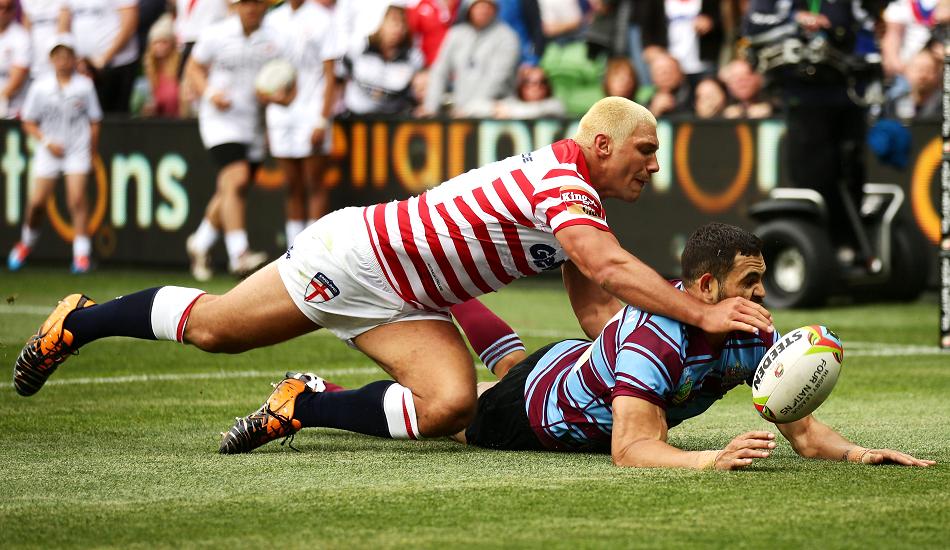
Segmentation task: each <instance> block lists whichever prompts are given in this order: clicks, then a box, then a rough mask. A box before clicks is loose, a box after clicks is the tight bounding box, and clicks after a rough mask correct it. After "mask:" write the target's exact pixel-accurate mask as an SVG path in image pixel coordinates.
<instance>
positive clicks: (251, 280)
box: [183, 262, 320, 353]
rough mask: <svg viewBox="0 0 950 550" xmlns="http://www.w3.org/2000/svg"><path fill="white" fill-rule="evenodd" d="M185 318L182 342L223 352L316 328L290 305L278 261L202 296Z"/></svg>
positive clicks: (238, 350)
mask: <svg viewBox="0 0 950 550" xmlns="http://www.w3.org/2000/svg"><path fill="white" fill-rule="evenodd" d="M184 322H185V323H186V324H185V326H184V333H183V336H184V341H185V342H186V343H189V344H193V345H194V346H196V347H198V348H200V349H202V350H205V351H210V352H223V353H240V352H242V351H247V350H250V349H254V348H259V347H263V346H269V345H272V344H277V343H280V342H283V341H286V340H289V339H291V338H294V337H296V336H300V335H303V334H307V333H308V332H312V331H314V330H316V329H318V328H320V327H319V326H317V325H316V324H314V322H313V321H311V320H310V319H309V318H308V317H307V316H305V315H304V314H303V313H302V312H301V311H300V309H299V308H298V307H297V305H296V304H294V302H293V300H292V299H291V298H290V295H289V294H288V293H287V289H286V288H285V287H284V282H283V281H282V280H281V278H280V274H279V273H278V271H277V264H276V262H274V263H271V264H270V265H268V266H266V267H264V268H263V269H261V270H260V271H257V272H256V273H254V274H253V275H251V276H250V277H248V278H247V279H245V280H244V281H241V283H239V284H238V285H237V286H236V287H234V288H233V289H231V290H230V291H228V292H227V293H226V294H224V295H222V296H211V295H204V296H201V297H200V298H198V300H197V301H196V302H195V304H194V306H193V307H192V309H191V312H190V315H189V316H188V318H187V319H186V320H185V321H184Z"/></svg>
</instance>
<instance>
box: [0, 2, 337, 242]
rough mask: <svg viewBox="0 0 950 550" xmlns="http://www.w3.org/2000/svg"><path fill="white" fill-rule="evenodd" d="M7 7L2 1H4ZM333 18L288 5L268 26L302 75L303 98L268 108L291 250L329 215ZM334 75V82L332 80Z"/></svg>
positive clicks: (310, 5)
mask: <svg viewBox="0 0 950 550" xmlns="http://www.w3.org/2000/svg"><path fill="white" fill-rule="evenodd" d="M0 1H2V0H0ZM332 23H333V13H332V12H331V11H330V10H328V9H327V8H325V7H324V6H323V5H321V4H319V3H317V2H316V1H314V0H287V1H285V2H284V3H283V4H281V5H280V6H278V7H277V8H275V9H273V10H271V12H270V13H269V14H267V17H266V18H265V19H264V25H265V26H269V27H271V28H273V29H275V30H276V31H277V32H280V33H284V34H285V35H287V36H288V37H289V38H290V41H289V42H290V43H289V47H290V49H289V52H290V57H289V58H288V61H290V62H291V63H293V65H294V67H295V68H296V69H297V95H296V97H295V98H294V100H293V102H292V103H291V104H290V105H288V106H286V107H285V106H283V105H278V104H273V105H268V106H267V142H268V145H269V146H270V153H271V156H273V157H274V158H275V159H277V165H278V166H279V167H280V170H281V172H283V173H284V177H285V178H286V181H287V198H286V202H285V204H284V206H285V213H286V222H285V225H284V231H285V234H286V237H287V246H288V247H289V246H290V245H291V244H293V242H294V238H296V236H297V234H298V233H300V232H301V231H303V230H304V228H305V227H306V226H307V225H309V224H311V223H313V222H315V221H317V219H319V218H320V217H321V216H323V214H324V213H325V212H326V209H327V190H326V189H325V188H324V187H323V169H324V165H325V163H326V156H327V154H328V153H329V152H330V145H331V132H330V120H329V119H330V115H331V111H332V108H333V104H334V99H335V98H334V95H335V93H334V92H335V88H334V83H335V81H336V79H335V77H334V76H333V67H334V59H333V56H332V51H331V48H332V33H331V28H332ZM327 75H329V77H327Z"/></svg>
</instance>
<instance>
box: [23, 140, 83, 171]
mask: <svg viewBox="0 0 950 550" xmlns="http://www.w3.org/2000/svg"><path fill="white" fill-rule="evenodd" d="M91 169H92V155H91V154H90V151H89V149H78V150H73V151H66V154H65V155H63V156H62V157H57V156H55V155H53V153H50V152H49V149H47V148H46V147H45V146H43V145H40V144H37V146H36V150H35V151H34V152H33V176H34V177H37V178H44V179H51V178H58V177H59V176H61V175H63V174H88V173H89V171H90V170H91Z"/></svg>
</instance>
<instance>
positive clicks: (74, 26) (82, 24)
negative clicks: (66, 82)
mask: <svg viewBox="0 0 950 550" xmlns="http://www.w3.org/2000/svg"><path fill="white" fill-rule="evenodd" d="M138 18H139V7H138V3H137V2H136V0H65V4H64V6H63V22H62V24H61V28H60V30H61V31H69V32H71V33H72V34H73V35H74V36H75V37H76V54H77V55H78V56H79V58H80V59H81V60H82V64H81V65H80V68H81V69H83V68H84V69H85V71H86V72H88V74H90V75H91V76H92V78H93V80H94V81H95V83H96V93H98V94H99V103H100V104H101V105H102V109H103V111H105V112H107V113H128V112H129V98H130V97H131V95H132V86H133V84H134V83H135V77H136V76H137V74H136V73H137V72H138V64H137V61H138V58H139V44H138V39H136V37H135V32H136V29H137V28H138V20H139V19H138Z"/></svg>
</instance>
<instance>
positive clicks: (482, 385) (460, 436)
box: [449, 371, 507, 445]
mask: <svg viewBox="0 0 950 550" xmlns="http://www.w3.org/2000/svg"><path fill="white" fill-rule="evenodd" d="M506 372H507V371H506ZM497 383H498V382H479V383H478V385H477V386H476V387H475V393H476V395H477V397H481V396H482V394H483V393H485V392H486V391H488V389H489V388H492V387H494V386H495V384H497ZM449 439H451V440H452V441H457V442H459V443H461V444H463V445H465V444H466V443H467V441H466V439H465V430H462V431H460V432H458V433H455V434H452V435H450V436H449Z"/></svg>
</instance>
